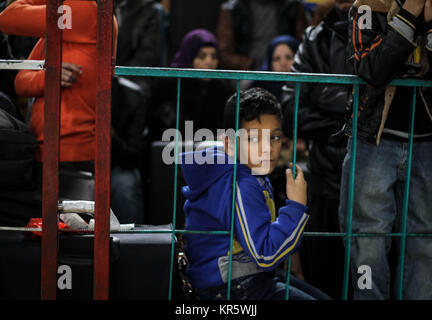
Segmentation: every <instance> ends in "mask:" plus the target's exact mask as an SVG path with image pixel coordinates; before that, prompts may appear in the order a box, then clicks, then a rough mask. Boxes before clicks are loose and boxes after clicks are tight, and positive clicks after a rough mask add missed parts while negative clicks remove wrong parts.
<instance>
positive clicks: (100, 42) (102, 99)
mask: <svg viewBox="0 0 432 320" xmlns="http://www.w3.org/2000/svg"><path fill="white" fill-rule="evenodd" d="M112 28H113V0H99V1H98V39H97V52H98V57H97V64H98V75H97V95H96V160H95V201H96V203H95V234H94V236H95V242H94V299H95V300H107V299H108V298H109V261H110V260H109V255H110V252H109V234H110V232H109V227H110V224H109V212H110V178H111V82H112V76H113V70H114V65H113V59H112V52H113V51H112V50H113V49H112V46H113V41H112V40H113V29H112Z"/></svg>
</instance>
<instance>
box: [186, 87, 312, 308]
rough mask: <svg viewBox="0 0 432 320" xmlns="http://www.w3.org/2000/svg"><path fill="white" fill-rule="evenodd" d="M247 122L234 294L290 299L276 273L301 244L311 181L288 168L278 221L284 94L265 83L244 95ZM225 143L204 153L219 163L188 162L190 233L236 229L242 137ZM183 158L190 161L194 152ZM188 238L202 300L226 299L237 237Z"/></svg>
mask: <svg viewBox="0 0 432 320" xmlns="http://www.w3.org/2000/svg"><path fill="white" fill-rule="evenodd" d="M236 100H237V98H236V94H234V95H233V96H231V97H230V98H229V99H228V102H227V104H226V107H225V115H224V126H225V130H226V131H227V130H230V129H231V130H232V129H233V128H235V117H236ZM239 125H240V128H241V130H239V132H240V131H242V132H243V134H242V133H240V136H241V137H240V139H239V141H238V148H237V156H238V159H240V161H237V163H238V164H237V180H236V202H235V212H234V215H235V222H234V224H235V227H234V232H235V233H234V235H235V237H234V245H233V259H232V275H231V278H232V295H231V297H232V298H233V299H254V300H255V299H256V300H259V299H284V297H285V283H282V282H279V281H277V280H276V279H274V273H273V272H272V270H274V269H275V268H276V267H277V266H278V265H279V264H280V263H281V262H283V261H284V260H285V259H286V258H287V257H288V255H289V254H291V253H293V252H294V251H295V250H296V248H297V247H298V245H299V243H300V239H301V237H302V234H303V229H304V227H305V225H306V222H307V220H308V218H309V216H308V215H307V214H306V213H305V211H306V209H307V207H306V205H305V204H306V182H305V180H304V177H303V172H302V170H301V169H300V168H299V167H297V168H296V169H297V177H296V179H294V178H293V175H292V171H291V170H290V169H288V170H287V171H286V179H287V185H286V193H287V197H288V199H289V200H287V203H286V206H284V207H282V208H280V210H279V217H278V218H276V216H275V207H274V202H273V199H272V186H271V184H270V181H269V179H268V178H267V177H266V175H268V174H270V173H271V172H272V171H273V169H274V168H275V166H276V163H277V160H278V158H279V153H280V149H281V135H282V129H281V128H282V127H281V109H280V105H279V103H278V102H277V100H276V98H275V97H274V96H273V95H271V94H270V93H269V92H267V91H265V90H264V89H261V88H252V89H250V90H247V91H245V92H241V93H240V113H239ZM254 129H255V130H254ZM269 132H270V136H268V133H269ZM266 133H267V136H266ZM266 137H267V139H266ZM223 141H224V151H221V150H217V149H207V150H204V151H199V152H197V153H201V152H202V153H203V154H205V156H204V157H205V158H206V159H210V158H212V159H213V160H214V164H208V163H204V164H201V165H198V164H196V163H193V164H183V165H182V170H183V174H184V177H185V180H186V183H187V186H186V187H183V193H184V195H185V197H186V199H187V200H186V203H185V206H184V208H185V213H186V229H187V230H230V224H231V211H232V195H233V190H232V183H233V174H234V165H233V156H234V154H235V153H234V144H235V141H234V140H233V139H232V138H231V137H228V136H224V138H223ZM189 156H190V154H189ZM202 156H203V155H200V157H202ZM182 157H183V159H182V160H184V159H185V157H187V154H182ZM182 163H185V161H182ZM185 238H186V242H187V243H186V254H187V257H188V259H189V263H190V265H189V267H188V276H189V278H190V280H191V282H192V285H193V286H194V287H195V288H196V289H197V291H198V294H199V295H200V296H201V298H204V299H223V298H225V297H226V296H225V295H226V291H227V289H226V288H227V281H228V265H229V245H230V237H229V235H223V236H221V235H204V234H199V235H191V234H189V235H186V236H185ZM290 293H291V296H290V298H291V299H312V297H311V296H310V295H308V294H306V293H304V292H302V291H300V290H298V289H297V288H294V287H291V288H290Z"/></svg>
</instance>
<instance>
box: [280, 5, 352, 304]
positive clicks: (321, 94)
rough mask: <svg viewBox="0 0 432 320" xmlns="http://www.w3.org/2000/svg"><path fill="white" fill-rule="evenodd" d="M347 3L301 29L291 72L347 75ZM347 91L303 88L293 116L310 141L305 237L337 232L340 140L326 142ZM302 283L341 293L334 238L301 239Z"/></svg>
mask: <svg viewBox="0 0 432 320" xmlns="http://www.w3.org/2000/svg"><path fill="white" fill-rule="evenodd" d="M352 3H353V1H351V0H338V1H336V4H335V6H334V8H333V9H332V10H331V11H330V13H328V14H327V16H326V17H325V18H324V20H323V21H322V22H321V23H320V24H318V25H317V26H312V27H309V28H308V29H306V32H305V34H304V36H303V41H302V43H301V45H300V47H299V49H298V51H297V54H296V55H295V58H294V64H293V66H292V72H303V73H327V74H331V73H334V74H350V73H352V67H351V65H350V64H349V62H348V55H347V51H346V46H347V43H348V9H349V8H350V6H351V4H352ZM283 89H284V90H283V91H284V92H283V96H282V101H283V109H284V119H285V120H284V133H285V134H286V135H287V136H289V137H292V129H291V128H292V123H293V112H294V101H295V90H294V84H288V85H286V86H284V88H283ZM348 99H349V87H347V86H342V85H329V84H324V83H323V84H315V83H308V84H306V83H304V84H302V85H301V91H300V103H299V112H298V137H299V138H301V139H305V140H310V141H311V142H312V143H311V148H310V150H309V160H308V169H309V171H310V176H309V181H308V184H309V186H310V196H309V199H310V202H309V210H310V211H309V212H310V214H311V218H310V222H309V225H308V226H307V227H306V229H307V231H315V232H338V231H339V224H338V206H339V189H340V178H341V168H342V162H343V159H344V156H345V149H346V139H344V138H342V139H337V140H330V141H329V138H330V136H331V135H332V134H334V133H336V132H338V131H340V129H341V128H342V126H343V123H344V119H345V117H344V115H345V112H346V111H345V109H346V108H347V105H348ZM300 255H301V258H302V266H303V274H304V276H305V278H306V280H307V281H308V282H310V283H312V284H313V285H315V286H317V287H319V288H320V289H321V290H323V291H325V292H327V293H328V294H330V295H331V296H333V297H334V298H336V297H338V296H340V295H341V293H342V276H341V275H342V274H343V257H344V250H343V243H342V241H341V239H340V238H326V239H323V238H308V237H306V238H304V239H303V244H302V247H301V249H300Z"/></svg>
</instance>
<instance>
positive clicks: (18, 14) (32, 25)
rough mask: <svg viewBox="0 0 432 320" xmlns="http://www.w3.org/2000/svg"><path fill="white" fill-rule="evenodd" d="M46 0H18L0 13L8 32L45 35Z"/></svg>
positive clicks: (0, 21)
mask: <svg viewBox="0 0 432 320" xmlns="http://www.w3.org/2000/svg"><path fill="white" fill-rule="evenodd" d="M45 5H46V0H16V1H14V2H13V3H12V4H10V5H9V6H8V7H7V8H6V9H5V10H3V11H2V13H1V14H0V30H1V31H2V32H4V33H6V34H13V35H19V36H26V37H35V38H41V37H43V36H44V35H45V23H46V22H45V16H46V15H45V7H46V6H45Z"/></svg>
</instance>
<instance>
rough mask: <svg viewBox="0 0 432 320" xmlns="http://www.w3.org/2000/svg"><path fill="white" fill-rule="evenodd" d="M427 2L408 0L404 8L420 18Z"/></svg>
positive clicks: (423, 0) (424, 0)
mask: <svg viewBox="0 0 432 320" xmlns="http://www.w3.org/2000/svg"><path fill="white" fill-rule="evenodd" d="M426 1H429V0H406V1H405V3H404V5H403V7H402V8H404V9H405V10H406V11H408V12H409V13H411V14H412V15H414V16H416V17H418V16H419V15H420V13H421V12H422V11H423V8H424V6H425V2H426Z"/></svg>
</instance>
